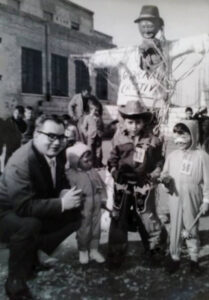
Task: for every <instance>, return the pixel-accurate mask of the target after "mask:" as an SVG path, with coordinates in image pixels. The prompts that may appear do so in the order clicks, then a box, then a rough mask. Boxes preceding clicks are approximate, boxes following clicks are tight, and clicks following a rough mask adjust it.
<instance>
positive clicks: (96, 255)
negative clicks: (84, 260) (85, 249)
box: [89, 249, 105, 264]
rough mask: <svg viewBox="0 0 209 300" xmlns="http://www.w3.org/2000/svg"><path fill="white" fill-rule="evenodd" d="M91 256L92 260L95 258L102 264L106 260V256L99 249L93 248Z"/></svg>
mask: <svg viewBox="0 0 209 300" xmlns="http://www.w3.org/2000/svg"><path fill="white" fill-rule="evenodd" d="M89 257H90V259H91V260H94V261H96V262H97V263H99V264H102V263H104V262H105V258H104V256H103V255H102V254H101V253H99V251H98V250H97V249H91V250H90V253H89Z"/></svg>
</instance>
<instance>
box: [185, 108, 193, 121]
mask: <svg viewBox="0 0 209 300" xmlns="http://www.w3.org/2000/svg"><path fill="white" fill-rule="evenodd" d="M184 119H185V120H192V119H193V109H192V108H191V107H186V109H185V118H184Z"/></svg>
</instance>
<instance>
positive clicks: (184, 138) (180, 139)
mask: <svg viewBox="0 0 209 300" xmlns="http://www.w3.org/2000/svg"><path fill="white" fill-rule="evenodd" d="M174 143H175V144H177V145H181V146H183V147H184V148H185V149H186V148H188V147H189V145H190V144H191V135H190V134H189V133H184V134H181V135H180V134H174Z"/></svg>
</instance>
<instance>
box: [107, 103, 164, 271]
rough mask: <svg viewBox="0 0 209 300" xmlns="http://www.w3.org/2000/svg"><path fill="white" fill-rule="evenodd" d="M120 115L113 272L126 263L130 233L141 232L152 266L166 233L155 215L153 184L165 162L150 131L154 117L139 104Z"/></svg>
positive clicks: (114, 163) (113, 167) (113, 166)
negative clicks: (145, 196)
mask: <svg viewBox="0 0 209 300" xmlns="http://www.w3.org/2000/svg"><path fill="white" fill-rule="evenodd" d="M119 113H120V114H121V117H122V118H123V126H124V130H123V132H121V133H120V138H119V139H118V140H117V141H115V145H114V147H113V150H112V151H111V153H110V158H109V160H108V167H109V171H110V173H111V174H112V176H113V178H114V183H115V188H114V203H113V213H112V219H111V224H110V231H109V247H108V258H109V261H108V262H109V266H110V267H111V268H112V267H120V265H121V263H122V262H123V260H124V256H125V252H126V249H127V246H128V231H137V230H138V232H139V234H140V236H141V238H142V242H143V246H144V248H145V251H146V253H147V256H149V257H150V256H152V261H153V262H154V256H153V254H159V253H160V252H161V251H160V250H161V244H162V237H163V234H164V233H165V229H164V228H163V226H162V224H161V222H160V220H159V218H158V216H157V213H156V206H155V189H154V188H153V185H152V184H151V183H150V181H151V179H153V180H154V179H155V178H157V177H159V176H160V173H161V169H162V166H163V162H164V161H163V157H162V144H161V141H160V140H159V139H158V138H157V137H155V136H153V134H152V133H151V132H150V131H149V130H148V124H149V123H150V121H151V119H152V114H151V113H150V112H148V111H147V110H146V108H144V107H142V106H141V104H140V103H139V102H137V101H129V102H127V104H126V106H125V107H121V108H119ZM148 186H149V187H150V188H149V189H148V190H147V192H146V187H148ZM143 193H144V194H147V198H148V199H149V200H147V205H146V203H145V201H143V199H142V198H144V197H143V195H142V194H143ZM144 203H145V205H144V209H141V206H143V204H144ZM141 204H142V205H141ZM145 206H146V208H145ZM163 231H164V233H163ZM157 252H158V253H157ZM155 257H156V256H155Z"/></svg>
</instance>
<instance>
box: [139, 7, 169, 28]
mask: <svg viewBox="0 0 209 300" xmlns="http://www.w3.org/2000/svg"><path fill="white" fill-rule="evenodd" d="M150 19H151V20H159V21H160V23H161V25H163V24H164V22H163V19H162V18H161V17H160V14H159V10H158V7H157V6H153V5H144V6H142V9H141V12H140V15H139V17H138V18H137V19H136V20H135V21H134V22H135V23H139V22H140V21H142V20H150Z"/></svg>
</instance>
